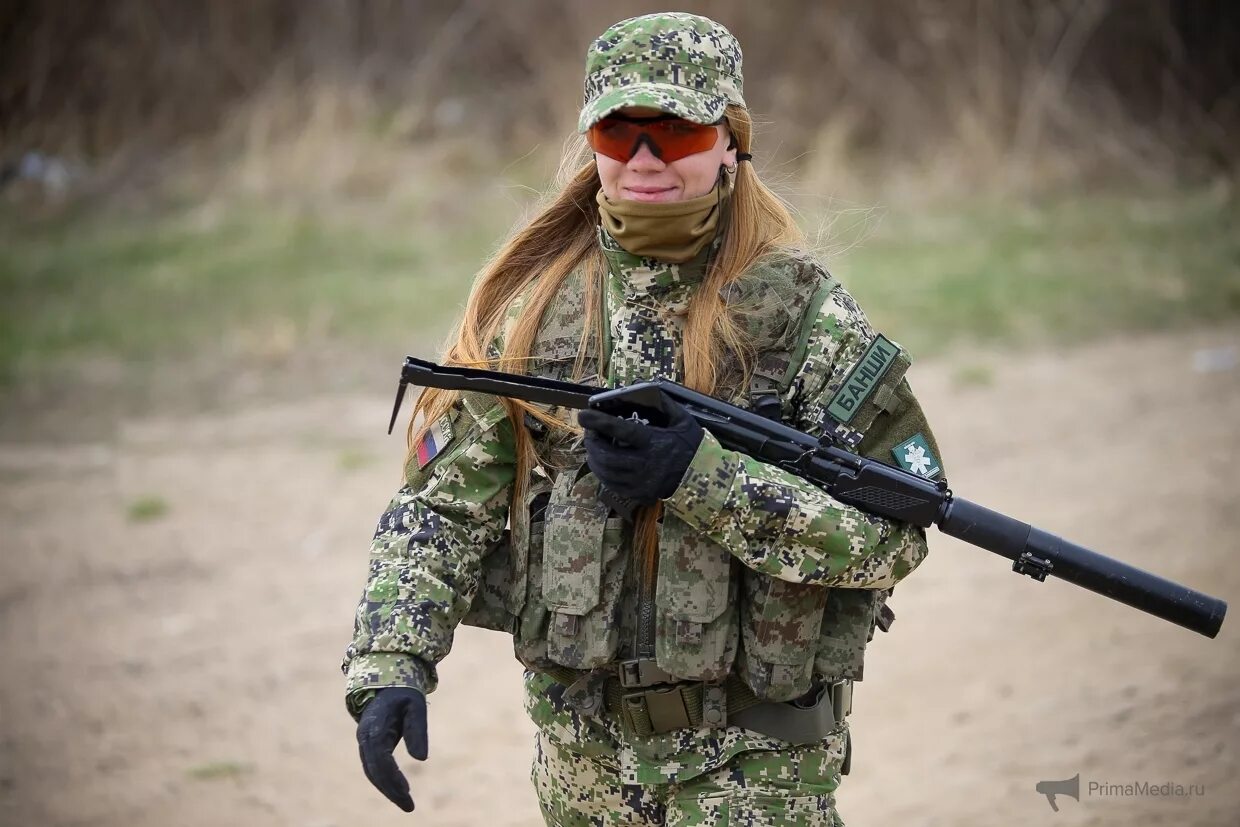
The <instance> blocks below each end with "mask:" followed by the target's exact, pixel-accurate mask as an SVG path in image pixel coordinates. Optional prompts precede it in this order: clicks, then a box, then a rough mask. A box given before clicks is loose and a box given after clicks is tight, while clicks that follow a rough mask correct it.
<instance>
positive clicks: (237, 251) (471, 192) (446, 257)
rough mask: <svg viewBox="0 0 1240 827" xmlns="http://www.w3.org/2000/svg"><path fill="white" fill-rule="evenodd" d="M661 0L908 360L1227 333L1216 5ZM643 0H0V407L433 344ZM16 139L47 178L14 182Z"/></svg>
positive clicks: (1230, 274) (1232, 88)
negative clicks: (598, 58)
mask: <svg viewBox="0 0 1240 827" xmlns="http://www.w3.org/2000/svg"><path fill="white" fill-rule="evenodd" d="M685 6H686V7H687V9H688V10H690V11H696V12H700V13H704V14H708V15H710V16H712V17H714V18H716V19H718V20H721V21H723V22H724V23H725V24H727V25H728V26H729V27H730V28H731V29H732V30H733V31H734V32H735V33H736V34H737V36H738V37H739V38H740V40H741V42H742V44H743V46H744V48H745V59H746V67H747V71H746V79H747V85H746V97H747V100H748V101H749V103H750V106H751V108H752V109H753V110H755V111H756V112H757V113H758V116H759V119H760V122H761V125H760V129H759V135H758V141H757V145H756V147H755V154H756V155H757V166H758V168H759V169H760V170H761V171H762V174H763V175H764V177H766V178H767V179H768V180H770V181H772V182H774V183H775V184H776V186H777V188H778V189H779V190H780V191H781V192H782V193H783V194H785V196H786V197H787V198H788V199H789V200H790V202H791V203H792V204H793V205H794V206H796V207H798V208H799V209H800V211H801V214H802V218H803V220H804V223H805V224H806V225H807V228H808V229H809V230H810V231H811V233H813V232H814V231H815V230H816V229H817V230H819V232H818V233H817V235H818V237H819V240H820V242H821V246H822V247H823V249H824V250H825V251H826V252H827V253H828V254H829V261H830V263H831V265H832V267H833V268H834V269H836V270H837V272H840V273H841V274H842V275H843V276H844V277H845V279H846V281H847V282H848V283H849V285H850V287H852V288H853V289H854V291H855V292H856V293H857V294H858V295H859V297H860V298H861V299H862V300H863V302H865V303H866V305H867V307H871V308H873V310H872V311H871V312H872V313H873V314H874V315H875V316H876V322H878V323H879V324H880V325H884V326H886V325H890V328H891V331H892V335H896V336H897V337H898V338H901V339H902V340H903V341H905V342H906V343H907V344H908V345H910V346H912V347H914V349H915V351H916V352H917V353H919V354H922V353H926V352H934V351H936V350H943V349H945V348H948V347H950V346H951V345H952V344H953V343H957V342H961V341H969V340H977V339H981V340H985V341H997V342H1004V343H1009V342H1011V343H1024V342H1035V341H1040V339H1039V337H1040V336H1042V335H1043V334H1045V333H1050V334H1052V335H1054V336H1062V337H1071V338H1081V337H1084V336H1088V335H1097V334H1099V333H1105V332H1106V331H1109V330H1116V329H1118V330H1130V329H1145V328H1148V327H1151V326H1153V327H1158V326H1166V325H1183V324H1191V323H1195V322H1197V321H1212V322H1217V321H1220V320H1225V319H1233V318H1235V316H1236V315H1237V314H1240V295H1237V293H1236V288H1235V287H1234V285H1235V284H1236V283H1240V279H1238V278H1237V276H1238V275H1240V269H1238V268H1240V253H1238V252H1237V248H1236V243H1237V242H1236V241H1235V239H1236V238H1238V237H1240V207H1238V204H1240V199H1237V189H1236V186H1235V180H1236V176H1235V171H1236V169H1237V167H1236V163H1235V162H1236V147H1237V144H1236V142H1235V141H1234V140H1229V136H1232V135H1234V134H1236V133H1237V128H1238V127H1240V92H1238V87H1237V85H1236V81H1237V78H1240V65H1237V64H1238V62H1240V55H1238V53H1237V52H1236V51H1235V50H1234V48H1232V47H1231V44H1232V43H1233V42H1236V40H1237V39H1238V37H1237V36H1240V11H1237V8H1238V7H1234V6H1232V5H1228V4H1226V3H1223V2H1218V1H1217V0H1201V1H1200V2H1194V3H1183V4H1166V3H1162V2H1155V1H1154V0H1133V2H1118V0H1046V2H1035V1H1034V0H1020V1H1019V2H1015V0H1014V1H1013V2H1003V3H1001V2H996V0H988V1H987V0H967V2H966V1H965V0H962V1H961V2H953V1H952V0H918V2H911V3H904V4H900V5H899V6H892V5H887V4H871V3H864V2H858V1H855V0H849V1H848V2H844V1H843V0H841V2H833V3H813V2H803V1H801V2H798V0H769V1H768V2H766V3H763V4H761V5H760V6H759V5H754V4H750V3H742V2H740V0H714V1H713V2H690V3H687V4H685ZM658 8H659V6H658V5H656V4H655V3H653V2H646V1H645V0H641V2H619V3H613V4H608V5H606V6H603V5H601V4H587V3H580V2H574V1H573V0H523V2H509V3H484V2H481V1H480V0H465V2H448V0H416V1H415V0H409V1H408V2H404V1H403V0H356V2H345V0H255V1H254V2H240V0H236V1H233V0H227V1H221V2H205V0H194V1H193V2H190V1H188V0H146V1H140V0H113V2H110V3H107V4H81V3H76V2H73V1H72V0H44V2H33V0H11V1H10V3H9V5H8V11H6V13H4V14H2V15H0V291H2V292H3V295H4V297H5V301H4V302H3V307H0V386H2V385H4V384H8V385H10V386H11V385H13V384H14V383H18V384H29V383H30V382H33V381H41V379H43V378H45V377H48V376H52V375H58V374H57V373H56V371H58V370H59V369H60V368H61V367H63V364H64V362H65V360H67V359H68V360H75V359H76V360H79V361H80V357H81V356H82V355H83V354H87V355H88V356H89V360H88V364H89V365H90V366H91V370H92V371H94V372H95V373H96V375H100V376H112V375H117V374H118V372H119V371H121V370H122V369H121V368H119V367H117V365H118V364H129V363H140V364H143V365H148V366H149V364H150V363H151V362H152V361H159V360H163V361H164V362H171V363H172V364H175V365H177V366H178V367H179V366H181V365H182V364H183V361H182V360H185V359H188V358H189V356H190V355H191V354H195V353H197V354H199V355H200V356H201V354H203V353H208V352H209V353H210V354H211V358H212V359H214V360H215V361H219V362H220V363H221V364H231V363H236V362H244V363H257V364H260V365H264V366H267V367H268V368H271V367H273V366H274V367H276V368H278V367H279V366H280V365H281V364H283V363H284V362H285V361H287V360H288V359H291V358H293V357H294V355H295V354H299V353H300V352H302V350H303V349H304V348H305V347H307V346H309V345H313V344H316V343H328V344H329V345H331V346H337V345H340V344H341V343H342V342H345V343H348V344H349V345H350V346H353V345H356V344H358V343H361V346H362V347H365V348H371V349H372V350H371V352H373V351H374V350H381V351H382V352H383V353H390V352H399V351H403V350H413V349H420V350H423V351H426V350H429V349H430V348H431V347H432V346H433V344H432V343H433V342H436V341H438V340H439V339H440V338H441V337H442V336H443V335H444V333H445V332H446V330H447V328H448V325H449V324H450V320H451V319H452V318H454V317H455V316H456V315H457V307H458V305H459V302H460V301H461V300H462V298H463V297H464V295H465V293H466V291H467V289H468V285H469V282H470V278H471V274H472V273H473V272H474V271H475V269H476V267H477V265H478V263H479V262H480V261H481V260H482V259H483V258H484V257H485V255H486V254H487V252H488V251H489V250H490V249H493V248H494V245H495V243H496V241H497V239H498V238H499V237H500V236H501V235H502V233H503V231H504V229H505V227H506V226H509V225H510V224H511V223H512V222H513V221H516V220H519V219H520V215H521V213H522V212H523V211H526V210H528V209H529V208H530V207H531V205H532V204H534V203H535V202H536V199H537V196H538V193H539V190H540V189H541V188H542V187H544V186H546V183H547V182H548V181H549V180H550V178H551V173H552V172H553V169H554V162H555V158H556V157H557V156H558V154H559V147H560V143H561V140H562V138H563V136H564V135H565V133H567V132H570V131H571V130H572V128H573V125H574V123H575V115H576V110H577V107H578V105H579V95H580V86H581V64H582V56H583V53H584V49H585V45H586V44H587V43H588V41H589V39H590V38H592V37H594V36H596V35H597V34H599V33H600V32H602V31H603V29H604V28H605V27H606V26H607V25H609V24H610V23H612V22H614V21H615V20H617V19H619V18H621V17H624V16H628V15H631V14H638V13H643V12H648V11H653V10H657V9H658ZM32 152H38V153H41V154H42V155H43V156H46V157H50V158H54V159H57V161H58V162H63V163H64V165H65V166H64V168H65V169H67V170H69V171H70V172H71V174H68V173H67V174H66V176H67V179H68V180H69V181H70V184H69V185H68V186H67V187H65V188H63V189H56V188H48V187H43V188H40V187H39V186H38V184H37V182H35V183H33V184H32V183H30V182H25V181H22V180H15V179H20V176H18V175H17V174H16V170H18V167H17V166H15V163H17V162H19V161H20V159H21V158H22V157H24V156H25V155H26V154H28V153H32ZM6 180H7V182H8V183H7V185H6V183H5V181H6ZM209 361H210V360H209Z"/></svg>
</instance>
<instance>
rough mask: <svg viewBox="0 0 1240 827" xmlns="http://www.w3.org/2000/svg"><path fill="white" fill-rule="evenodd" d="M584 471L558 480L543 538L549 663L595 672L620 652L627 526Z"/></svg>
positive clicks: (595, 482) (549, 505) (561, 476)
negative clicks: (622, 548) (622, 558)
mask: <svg viewBox="0 0 1240 827" xmlns="http://www.w3.org/2000/svg"><path fill="white" fill-rule="evenodd" d="M579 473H580V471H578V472H576V473H574V472H571V471H570V472H565V473H563V474H561V475H560V477H559V479H557V480H556V483H555V487H554V488H553V490H552V492H551V500H550V502H549V503H548V504H547V522H546V525H545V527H544V534H543V553H542V581H543V600H544V602H545V603H546V605H547V609H548V611H549V612H550V618H549V622H548V626H547V657H548V658H549V659H550V660H552V661H554V662H555V663H558V664H560V665H562V666H568V667H571V668H573V669H593V668H594V667H596V666H600V665H602V664H604V663H607V662H608V661H610V660H612V656H613V655H614V653H615V651H616V644H617V642H618V639H619V624H618V623H617V622H616V620H617V618H616V616H615V615H616V607H617V605H618V602H619V598H620V589H621V586H622V580H623V576H624V572H623V568H622V566H621V564H620V560H619V552H620V544H621V533H622V528H623V521H622V520H621V519H620V518H619V517H614V518H611V519H609V518H608V516H607V515H608V508H607V506H605V505H603V504H602V503H600V502H599V501H598V488H599V483H598V479H597V478H596V477H595V476H594V475H593V474H589V473H587V474H585V475H584V476H581V477H578V474H579Z"/></svg>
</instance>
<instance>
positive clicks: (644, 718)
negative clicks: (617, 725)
mask: <svg viewBox="0 0 1240 827" xmlns="http://www.w3.org/2000/svg"><path fill="white" fill-rule="evenodd" d="M543 671H544V672H545V673H546V674H547V675H548V676H550V677H551V678H552V679H553V680H555V681H556V682H557V683H561V684H564V685H565V686H571V685H572V684H574V683H575V682H577V680H579V679H580V678H581V677H582V675H583V673H581V672H578V671H576V670H573V669H568V668H563V667H549V668H546V669H544V670H543ZM609 671H611V670H609ZM602 700H603V706H604V707H605V708H606V709H607V711H608V712H610V713H612V714H613V715H615V716H617V717H618V718H619V719H620V721H621V723H622V725H623V726H624V728H625V730H626V731H628V732H630V733H632V734H633V735H638V736H642V737H648V736H651V735H658V734H661V733H664V732H671V731H672V730H675V729H683V728H685V727H723V726H727V725H728V724H734V725H736V726H739V727H743V728H745V729H750V730H753V731H754V732H760V733H762V734H763V735H770V736H771V737H773V738H778V739H779V740H781V741H785V742H787V743H789V744H793V745H795V746H800V745H802V744H812V743H815V742H817V741H821V740H822V739H823V738H825V737H827V735H829V734H830V733H831V732H832V730H834V729H835V728H836V726H837V725H838V723H839V722H840V721H842V720H844V716H845V715H847V714H848V713H849V712H850V711H851V708H852V681H847V680H844V681H836V682H834V683H826V684H820V685H819V686H818V687H816V688H815V689H814V690H812V691H810V692H809V693H807V694H806V695H805V696H803V697H802V698H798V699H797V700H795V701H789V702H787V703H780V702H775V701H764V700H762V699H760V698H759V697H758V696H756V695H755V694H754V693H753V690H752V689H750V688H749V685H748V684H746V683H745V682H744V681H742V680H741V679H740V678H738V677H736V676H735V675H728V677H727V679H726V680H723V681H720V682H717V683H702V682H700V681H678V680H677V679H676V678H675V677H674V676H672V675H669V674H668V673H667V672H665V671H664V670H662V669H661V668H659V667H658V666H657V665H656V664H655V662H654V661H652V660H632V661H623V662H621V663H618V664H616V668H615V670H614V673H613V676H611V677H608V678H607V680H606V682H605V684H604V687H603V699H602Z"/></svg>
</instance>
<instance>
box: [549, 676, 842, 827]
mask: <svg viewBox="0 0 1240 827" xmlns="http://www.w3.org/2000/svg"><path fill="white" fill-rule="evenodd" d="M526 679H527V681H530V682H532V684H533V686H532V687H531V690H532V691H529V692H527V698H529V699H530V701H529V703H530V704H531V705H535V706H536V705H539V704H555V703H557V702H558V699H557V698H555V697H551V698H547V697H546V696H544V695H543V692H542V690H543V689H544V686H543V683H542V681H541V680H540V679H539V678H538V677H537V676H532V675H527V678H526ZM545 688H546V689H547V690H549V691H550V692H551V693H552V695H553V696H554V694H555V692H556V690H555V685H554V684H553V685H552V686H550V687H545ZM535 714H537V713H535ZM567 714H568V715H571V712H570V713H567ZM606 725H607V724H605V726H606ZM623 737H624V736H623V733H619V732H611V731H608V733H607V734H606V735H599V734H597V733H596V734H594V735H593V736H592V738H591V739H590V742H591V743H593V744H594V745H595V749H594V750H592V751H591V752H590V753H589V754H584V755H583V754H582V753H581V752H578V751H570V750H568V749H566V748H565V747H564V746H563V744H564V743H565V741H564V740H563V739H562V737H561V738H556V737H553V736H552V735H551V734H550V733H549V732H548V731H546V730H542V731H540V732H539V734H538V735H537V736H536V740H535V755H534V765H533V770H532V772H531V777H532V779H533V781H534V787H535V789H536V791H537V793H538V801H539V805H540V807H541V809H542V812H543V816H544V818H545V819H546V820H547V823H548V824H555V825H562V827H590V826H591V825H598V824H666V825H726V824H748V825H769V826H770V827H792V825H805V826H806V827H813V826H814V825H821V826H822V827H839V825H842V824H843V822H842V821H841V820H840V818H839V816H838V815H837V813H836V810H835V791H836V789H837V788H838V787H839V784H840V780H841V776H840V770H841V766H842V764H843V761H844V755H845V749H846V739H847V724H841V725H840V726H839V727H838V728H837V729H836V730H834V731H833V732H832V733H831V734H830V735H829V736H828V737H827V738H825V739H824V740H823V741H822V742H821V743H817V744H813V745H809V746H805V747H798V748H789V747H788V746H787V745H786V744H778V745H777V746H775V747H774V748H771V747H766V748H763V747H761V746H757V745H755V748H754V749H752V750H750V751H747V752H745V753H742V754H740V755H737V756H736V757H735V758H734V759H733V760H732V761H730V762H729V763H728V764H727V765H726V766H717V767H716V768H715V769H713V770H711V771H708V772H702V773H698V774H695V775H693V776H692V777H688V778H687V779H686V780H683V781H669V780H666V779H660V778H655V779H653V780H643V781H637V780H635V779H636V778H637V777H638V776H636V775H635V774H634V773H632V772H631V770H629V769H628V768H627V767H626V766H625V762H624V760H623V753H622V751H620V750H619V749H618V744H620V743H621V742H622V739H623ZM725 737H726V736H725Z"/></svg>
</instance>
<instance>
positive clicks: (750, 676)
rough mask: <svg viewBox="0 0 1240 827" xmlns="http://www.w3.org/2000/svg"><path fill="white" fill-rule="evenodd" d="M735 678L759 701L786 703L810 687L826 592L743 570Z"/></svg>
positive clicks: (810, 586) (822, 588)
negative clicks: (740, 679) (742, 682)
mask: <svg viewBox="0 0 1240 827" xmlns="http://www.w3.org/2000/svg"><path fill="white" fill-rule="evenodd" d="M742 579H743V589H744V594H743V598H744V599H743V606H742V609H741V633H742V637H741V641H742V642H741V648H742V655H741V657H740V658H739V665H740V670H739V671H740V675H741V678H742V679H743V680H744V681H745V682H746V683H747V684H749V688H750V689H752V690H753V691H754V694H756V695H757V696H758V697H760V698H764V699H766V700H771V701H787V700H791V699H792V698H796V697H799V696H801V695H804V694H805V693H806V692H807V691H809V688H810V684H811V683H812V681H813V674H814V657H815V654H816V650H817V643H818V635H819V631H820V629H821V624H822V613H823V608H824V607H825V605H826V601H827V592H828V590H827V588H826V587H824V586H817V585H808V584H804V583H790V582H788V581H785V580H779V579H777V578H774V577H770V576H768V575H765V574H760V573H758V572H756V571H753V570H752V569H745V570H744V573H743V575H742Z"/></svg>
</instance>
